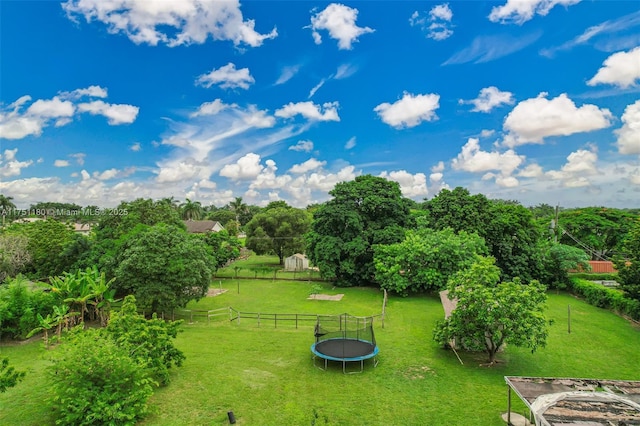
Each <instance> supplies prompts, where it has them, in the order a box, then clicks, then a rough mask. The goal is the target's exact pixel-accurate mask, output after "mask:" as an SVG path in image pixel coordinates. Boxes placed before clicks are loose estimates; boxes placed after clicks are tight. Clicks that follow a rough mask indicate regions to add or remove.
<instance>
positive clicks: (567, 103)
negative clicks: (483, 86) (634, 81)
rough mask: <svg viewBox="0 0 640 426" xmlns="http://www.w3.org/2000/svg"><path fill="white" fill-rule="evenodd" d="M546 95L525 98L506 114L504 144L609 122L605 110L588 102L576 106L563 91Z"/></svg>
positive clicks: (535, 140) (539, 139)
mask: <svg viewBox="0 0 640 426" xmlns="http://www.w3.org/2000/svg"><path fill="white" fill-rule="evenodd" d="M547 95H548V94H547V93H544V92H543V93H540V94H539V95H538V97H536V98H530V99H527V100H524V101H522V102H520V103H518V104H517V105H516V106H515V108H514V109H513V110H512V111H511V112H510V113H509V115H507V117H506V118H505V120H504V126H503V127H504V130H505V131H506V132H509V133H508V134H507V136H506V137H505V140H504V144H505V145H506V146H509V147H514V146H517V145H523V144H527V143H543V142H544V138H545V137H548V136H568V135H572V134H574V133H582V132H590V131H593V130H599V129H603V128H606V127H609V126H610V125H611V120H612V118H613V116H612V115H611V112H610V111H609V110H608V109H605V108H602V109H600V108H598V107H597V106H596V105H590V104H586V105H583V106H581V107H576V105H575V103H574V102H573V101H572V100H571V99H569V97H567V95H566V94H565V93H563V94H561V95H560V96H558V97H556V98H553V99H550V100H549V99H547V98H546V97H547Z"/></svg>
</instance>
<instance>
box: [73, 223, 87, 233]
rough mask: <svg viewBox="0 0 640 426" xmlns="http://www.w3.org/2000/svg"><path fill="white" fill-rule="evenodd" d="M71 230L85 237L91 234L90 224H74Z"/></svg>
mask: <svg viewBox="0 0 640 426" xmlns="http://www.w3.org/2000/svg"><path fill="white" fill-rule="evenodd" d="M73 230H74V231H75V232H77V233H78V234H82V235H87V234H89V233H90V232H91V224H90V223H74V224H73Z"/></svg>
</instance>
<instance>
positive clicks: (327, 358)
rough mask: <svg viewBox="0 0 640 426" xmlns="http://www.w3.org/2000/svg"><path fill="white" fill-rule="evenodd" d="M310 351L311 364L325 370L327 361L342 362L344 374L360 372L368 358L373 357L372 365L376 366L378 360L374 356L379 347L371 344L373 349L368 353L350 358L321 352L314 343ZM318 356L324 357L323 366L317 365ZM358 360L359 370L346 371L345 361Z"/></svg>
mask: <svg viewBox="0 0 640 426" xmlns="http://www.w3.org/2000/svg"><path fill="white" fill-rule="evenodd" d="M335 340H356V339H335ZM357 341H359V342H363V341H364V340H357ZM367 343H370V344H372V345H373V343H371V342H367ZM311 352H312V353H313V365H314V366H315V367H317V368H319V369H321V370H324V371H327V367H328V362H329V361H337V362H342V372H343V373H344V374H353V373H362V372H363V371H364V361H365V360H367V359H370V358H373V367H374V368H375V367H377V366H378V360H377V358H376V356H377V355H378V352H379V349H378V346H377V345H374V346H373V351H372V352H371V353H369V354H366V355H362V356H356V357H350V358H338V357H334V356H330V355H326V354H323V353H322V352H318V350H317V349H316V344H315V343H314V344H313V345H311ZM318 358H322V359H324V368H322V367H318V363H317V362H316V360H317V359H318ZM358 361H360V371H350V372H349V373H347V362H358Z"/></svg>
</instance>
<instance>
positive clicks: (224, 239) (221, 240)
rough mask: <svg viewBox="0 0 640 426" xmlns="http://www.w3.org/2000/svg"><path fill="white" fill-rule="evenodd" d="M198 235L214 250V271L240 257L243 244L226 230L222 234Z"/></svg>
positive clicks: (207, 233) (208, 233) (206, 233)
mask: <svg viewBox="0 0 640 426" xmlns="http://www.w3.org/2000/svg"><path fill="white" fill-rule="evenodd" d="M197 235H198V236H199V237H200V238H202V239H203V240H204V242H205V243H206V244H207V245H208V246H209V247H211V249H212V250H213V255H214V257H215V259H216V263H215V266H214V269H219V268H222V267H223V266H225V265H226V264H227V263H228V262H229V261H230V260H233V259H237V258H238V256H240V249H241V248H242V243H241V242H240V240H239V239H238V238H236V237H235V235H231V234H230V233H229V232H227V230H226V229H223V230H222V231H220V232H205V233H204V234H197Z"/></svg>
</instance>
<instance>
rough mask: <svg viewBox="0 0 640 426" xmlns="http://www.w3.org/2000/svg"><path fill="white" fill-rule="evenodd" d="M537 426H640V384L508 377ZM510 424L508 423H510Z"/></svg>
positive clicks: (625, 381) (509, 384) (628, 381)
mask: <svg viewBox="0 0 640 426" xmlns="http://www.w3.org/2000/svg"><path fill="white" fill-rule="evenodd" d="M504 379H505V381H506V383H507V385H508V386H509V402H508V404H509V409H508V413H510V412H511V390H514V391H515V392H516V394H517V395H518V396H519V397H520V399H521V400H522V401H523V402H524V403H525V404H526V405H527V407H528V408H529V410H530V412H531V417H532V419H533V420H534V421H535V424H536V426H600V425H602V426H612V425H617V426H623V425H624V426H630V425H640V381H630V380H606V379H576V378H549V377H520V376H505V378H504ZM509 421H510V420H509V419H507V422H509Z"/></svg>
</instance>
